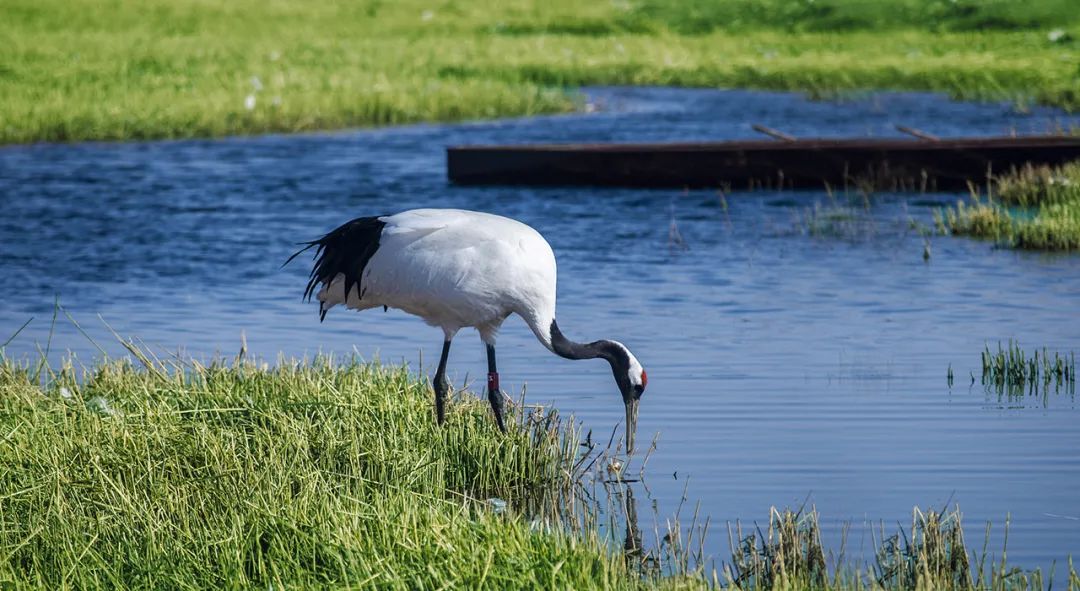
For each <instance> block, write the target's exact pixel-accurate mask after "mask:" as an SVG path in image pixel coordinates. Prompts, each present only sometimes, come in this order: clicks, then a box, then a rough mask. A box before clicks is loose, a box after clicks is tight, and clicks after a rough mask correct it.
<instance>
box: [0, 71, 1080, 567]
mask: <svg viewBox="0 0 1080 591" xmlns="http://www.w3.org/2000/svg"><path fill="white" fill-rule="evenodd" d="M589 95H590V102H591V103H592V104H593V105H595V106H597V107H598V112H596V113H592V114H588V115H574V116H564V117H551V118H533V119H524V120H508V121H496V122H488V123H468V124H462V125H430V126H429V125H424V126H412V127H402V128H394V129H380V130H365V131H348V132H340V133H331V134H310V135H302V136H285V137H282V136H266V137H257V138H238V139H226V140H216V141H201V140H200V141H178V142H153V143H127V144H94V143H89V144H78V145H36V146H18V147H8V148H3V149H0V203H2V208H3V215H2V217H0V250H2V257H0V282H2V290H0V291H2V293H4V294H5V297H4V299H3V300H2V301H0V335H2V336H0V339H3V340H6V339H7V336H8V335H10V334H12V333H14V332H15V331H16V329H18V328H19V326H21V325H22V324H23V323H24V322H25V321H26V320H27V319H30V318H33V320H32V322H31V323H30V324H29V325H28V326H27V328H26V329H25V330H24V331H23V332H22V334H20V335H19V336H18V338H16V339H15V340H14V341H13V342H12V343H11V344H10V345H9V346H8V348H7V353H8V355H14V356H16V357H19V356H30V355H34V354H36V353H35V352H36V346H37V345H41V346H42V347H43V348H44V347H45V345H46V342H47V340H48V336H49V333H50V330H52V332H53V333H54V334H53V338H52V343H51V347H52V349H51V356H52V357H53V358H54V359H55V358H57V357H58V356H59V355H62V354H63V353H64V352H65V351H70V352H73V353H75V354H76V355H77V356H78V357H79V358H80V359H82V360H83V361H85V362H88V361H89V360H91V359H92V358H93V357H94V356H95V355H97V354H98V351H97V349H96V347H95V345H93V344H91V342H90V341H89V340H87V339H86V338H84V337H83V336H82V335H80V334H79V332H78V331H77V330H76V328H75V327H74V326H73V325H72V324H71V323H70V322H68V321H67V320H66V319H65V318H64V316H63V315H61V316H60V319H59V321H58V322H57V324H56V326H55V328H50V324H51V317H52V314H53V309H54V308H53V303H54V298H55V297H59V298H60V301H61V303H62V304H63V305H64V307H65V308H66V309H67V310H68V311H69V312H70V313H71V315H72V316H73V317H74V318H76V319H77V320H78V321H79V322H80V323H81V324H82V325H83V327H84V328H85V329H86V331H87V332H88V333H89V334H90V336H91V337H92V338H93V339H95V340H96V341H98V342H99V343H100V344H102V345H103V346H104V347H105V348H106V349H107V350H109V351H110V353H114V354H115V353H118V352H119V351H120V349H119V347H118V346H117V345H116V344H115V341H114V340H113V339H112V338H111V337H110V336H109V333H108V331H107V329H106V328H105V327H104V326H103V325H102V322H101V321H100V320H99V319H98V315H100V316H101V317H102V318H103V319H104V320H105V321H107V322H108V323H109V324H110V325H111V326H112V327H113V328H115V329H116V330H117V331H118V332H119V333H121V334H123V335H128V336H138V337H140V338H141V339H142V340H143V341H145V342H146V343H148V344H150V345H151V346H153V347H154V348H155V349H156V350H158V351H177V350H182V351H183V352H185V353H187V354H189V355H194V356H198V357H207V356H212V355H214V354H215V353H218V352H219V353H221V354H224V355H228V356H230V357H231V356H232V355H234V354H235V353H236V351H237V350H238V348H239V346H240V334H241V332H244V333H246V336H247V343H248V347H249V351H250V352H251V354H254V355H261V356H264V357H267V358H269V359H271V360H273V359H275V358H276V356H277V355H278V353H279V352H283V353H284V354H285V355H289V356H300V355H310V354H313V353H315V352H317V351H324V352H336V353H346V354H347V353H350V352H352V351H356V352H358V353H359V354H360V355H362V356H364V357H365V358H375V357H379V358H381V359H382V360H384V361H392V362H399V361H405V362H408V363H409V364H410V365H411V366H412V367H413V368H415V369H418V370H419V368H420V363H421V358H422V359H423V363H424V368H423V370H424V371H425V372H427V371H429V368H430V366H431V365H432V364H433V363H434V361H436V360H437V356H438V353H439V347H440V344H441V338H442V337H441V332H440V331H438V330H437V329H433V328H430V327H428V326H426V325H424V324H423V323H422V322H420V321H419V320H417V319H415V318H412V317H408V316H406V315H404V314H402V313H399V312H393V311H391V312H390V313H386V314H384V313H382V312H381V311H368V312H365V313H363V314H361V315H357V314H356V313H352V312H346V311H342V310H340V309H335V310H334V311H332V312H331V313H330V314H329V315H328V316H327V320H326V322H325V323H324V324H321V325H320V324H319V323H318V316H317V306H316V305H315V304H304V303H302V302H301V301H300V297H299V296H300V293H301V291H302V289H303V285H304V283H305V279H306V273H307V269H306V268H304V265H296V264H294V265H292V266H290V267H288V268H285V269H282V268H280V265H281V263H282V262H283V261H284V260H285V259H286V258H287V256H288V255H289V254H291V252H292V251H293V250H294V249H295V246H294V243H295V242H296V241H299V240H303V239H310V238H313V237H316V236H318V235H320V234H321V233H322V232H324V231H326V230H328V229H330V228H332V227H334V226H336V225H337V224H339V223H340V222H342V221H344V220H346V219H349V218H351V217H356V216H361V215H373V214H381V213H389V212H394V211H397V210H401V209H406V208H410V207H420V206H442V207H461V208H469V209H477V210H484V211H490V212H494V213H499V214H503V215H508V216H512V217H515V218H518V219H521V220H523V221H525V222H527V223H529V224H531V225H533V226H534V227H536V228H537V229H539V230H540V231H541V232H542V233H543V234H544V235H545V236H546V237H547V239H548V240H549V241H550V242H551V244H552V246H553V248H554V250H555V252H556V255H557V257H558V259H559V265H560V267H559V273H560V284H559V301H560V305H559V320H560V325H561V326H562V327H563V329H564V331H565V332H566V333H567V334H568V335H569V336H570V337H571V338H577V339H582V340H583V339H592V338H601V337H604V338H616V339H619V340H621V341H623V342H625V343H627V344H628V345H630V346H631V347H632V348H633V350H634V352H635V353H636V354H637V356H638V357H639V358H640V359H641V360H642V362H643V364H644V365H645V367H646V369H647V370H648V373H649V388H648V390H647V392H646V394H645V398H644V399H643V403H642V410H641V424H640V427H639V432H638V437H639V441H642V442H644V443H647V442H648V441H649V440H650V439H651V438H652V436H653V434H656V433H659V447H658V449H657V451H656V452H655V454H654V455H653V456H652V458H651V459H650V461H649V463H648V466H647V470H646V472H645V476H646V484H647V485H648V489H649V490H648V491H644V490H638V494H637V496H638V499H639V503H641V504H642V507H639V514H640V516H641V517H642V520H643V523H642V524H641V526H642V528H643V529H644V530H645V531H646V532H650V531H651V530H652V525H651V522H649V519H651V517H650V516H651V515H652V513H653V512H652V510H651V507H650V506H649V504H648V501H642V499H647V498H651V500H653V501H655V503H656V511H657V514H658V515H660V517H661V518H663V517H666V516H669V515H671V514H672V513H674V511H675V509H676V507H677V505H678V503H679V502H680V498H681V495H682V493H683V490H684V487H685V490H686V494H687V499H688V503H690V504H692V503H695V502H697V501H700V502H701V512H702V514H704V515H709V516H710V517H711V518H712V521H713V523H714V524H717V523H718V524H723V523H724V522H725V521H733V520H736V519H741V520H743V521H744V522H752V521H758V522H759V523H762V522H764V521H766V520H767V517H768V510H769V507H770V506H773V505H776V506H781V507H782V506H785V505H786V506H798V505H800V504H802V502H803V501H804V500H805V499H806V498H807V497H808V496H809V499H810V502H811V503H813V504H814V505H816V507H817V508H818V510H819V512H820V513H821V515H822V520H823V523H822V525H823V527H824V528H825V535H826V543H827V545H831V546H833V547H835V546H836V545H837V543H838V539H839V536H840V533H839V532H840V529H841V527H842V525H843V524H844V523H846V522H852V523H853V524H854V525H855V527H854V529H853V531H852V534H851V535H850V536H849V539H848V551H849V554H857V553H858V552H859V551H860V549H861V550H862V551H864V552H865V550H867V549H868V548H869V544H870V539H869V534H868V533H867V531H866V530H865V528H863V527H862V524H864V523H866V522H868V521H870V522H876V521H878V520H881V521H884V522H885V523H886V524H895V523H896V521H901V522H904V523H909V522H910V515H911V509H912V507H913V506H915V505H919V506H922V507H929V506H933V507H941V506H942V505H943V504H944V503H946V502H947V501H949V500H950V499H951V501H952V502H953V503H959V505H960V507H961V509H962V510H963V513H964V517H965V523H966V524H967V528H968V541H969V543H971V545H972V546H973V547H978V546H979V545H980V544H981V541H982V528H983V524H984V523H985V522H986V521H987V520H989V521H993V522H994V523H995V535H994V538H993V539H992V540H991V545H990V548H991V549H993V550H999V549H1000V544H1001V535H1000V534H1001V525H1002V524H1003V522H1004V519H1005V517H1006V515H1010V516H1011V520H1012V528H1011V531H1010V537H1009V559H1010V562H1015V563H1016V564H1019V565H1022V566H1027V567H1033V566H1044V567H1045V566H1048V565H1049V563H1050V561H1052V560H1055V559H1056V560H1058V561H1059V562H1061V561H1062V560H1063V559H1064V558H1066V557H1067V556H1068V555H1070V554H1072V555H1080V495H1077V493H1076V491H1077V489H1078V486H1080V455H1078V454H1077V450H1078V449H1080V429H1078V428H1077V425H1078V419H1080V413H1078V409H1077V404H1076V400H1075V399H1074V397H1072V396H1070V395H1067V394H1058V395H1053V394H1051V395H1050V396H1048V397H1046V398H1045V399H1043V398H1021V399H1008V398H999V397H998V396H997V395H996V394H994V393H993V392H987V391H986V390H985V389H984V388H983V387H982V386H981V385H980V384H979V383H977V382H976V383H975V384H974V385H971V384H970V381H971V379H970V377H969V376H970V375H971V374H972V373H974V374H975V375H976V377H978V373H979V371H980V365H979V364H980V361H979V353H980V351H982V349H983V347H984V345H986V344H987V343H990V344H991V346H995V345H996V343H997V342H998V341H1007V340H1008V339H1016V340H1018V341H1020V342H1021V343H1022V344H1023V345H1026V346H1028V347H1043V346H1045V347H1048V348H1050V349H1051V350H1061V351H1067V350H1076V349H1078V348H1080V316H1078V315H1077V311H1076V310H1077V305H1078V303H1080V257H1076V256H1046V255H1040V254H1030V253H1020V252H1013V251H1009V250H999V249H994V248H993V247H992V246H991V245H989V244H987V243H982V242H975V241H969V240H966V239H954V238H945V237H934V238H932V239H931V243H932V244H931V246H932V257H931V259H930V260H929V262H924V261H923V246H924V245H923V238H922V237H921V236H920V235H919V233H918V232H917V231H916V230H913V229H912V228H911V227H910V224H909V220H916V221H918V222H920V223H924V224H929V223H930V222H931V219H932V211H933V208H934V207H936V206H940V205H941V204H947V203H952V202H953V201H954V200H955V199H956V198H957V196H955V195H948V194H935V195H878V196H875V197H873V198H872V199H870V200H865V201H864V200H863V199H862V197H861V196H859V195H855V194H852V195H844V194H843V192H840V193H839V194H836V195H833V196H831V197H830V196H829V195H826V194H825V193H797V194H796V193H790V192H789V193H773V192H756V193H732V194H729V195H727V196H726V198H724V199H722V198H721V197H720V196H719V195H718V194H716V193H714V192H711V191H692V192H681V191H666V190H625V189H582V188H550V189H549V188H545V189H530V188H475V187H455V186H449V185H448V184H447V182H446V180H445V171H444V166H445V156H444V147H445V146H446V145H450V144H463V143H492V142H525V141H572V140H587V141H608V140H687V139H717V138H736V137H754V133H753V132H752V131H751V130H750V124H751V123H762V124H765V125H769V126H771V127H775V128H779V129H782V130H784V131H787V132H789V133H792V134H794V135H804V136H813V135H822V136H844V135H867V134H869V135H877V136H889V135H897V132H895V131H894V130H893V129H892V126H893V124H895V123H901V124H906V125H909V126H913V127H918V128H922V129H924V130H926V131H928V132H931V133H935V134H938V135H941V136H952V135H979V134H1000V133H1010V132H1013V131H1015V132H1017V133H1038V132H1043V131H1046V130H1048V129H1053V128H1056V127H1060V126H1069V125H1076V124H1077V123H1080V119H1077V118H1069V117H1067V116H1065V115H1063V114H1061V113H1059V112H1056V111H1053V110H1049V109H1035V110H1034V111H1033V112H1031V113H1027V114H1019V113H1016V112H1014V111H1013V110H1011V109H1010V108H1009V107H1008V106H1007V105H998V104H964V103H953V102H949V101H947V100H945V99H943V98H941V97H938V96H932V95H922V94H900V95H896V94H893V95H871V96H868V97H864V98H860V99H857V100H849V101H847V102H843V103H832V102H809V101H807V100H804V99H803V98H801V97H799V96H797V95H792V94H772V93H749V92H730V91H712V90H670V89H668V90H665V89H603V88H601V89H593V90H590V91H589ZM814 204H817V206H818V211H817V213H816V214H815V213H814V209H813V208H814ZM673 220H674V223H675V224H676V226H677V229H678V231H679V234H681V236H682V238H683V239H684V241H685V243H686V245H687V246H688V247H689V248H688V249H682V248H679V247H675V246H673V245H672V244H671V243H670V239H669V236H670V233H671V225H672V222H673ZM474 334H475V333H472V332H471V331H469V332H463V333H461V334H459V336H458V338H457V339H456V340H455V343H454V347H453V350H452V353H451V356H450V375H451V377H452V378H453V380H454V382H455V383H456V384H461V383H462V382H463V381H465V380H466V379H468V381H469V382H470V383H472V384H473V386H474V387H477V388H479V387H480V386H481V385H482V384H481V383H480V381H479V380H478V379H477V377H478V376H480V377H482V376H483V373H484V372H485V371H486V361H485V354H484V349H483V347H482V346H481V344H480V341H479V339H478V338H476V337H474V336H473V335H474ZM421 351H422V353H421ZM498 352H499V363H500V372H501V375H502V382H503V386H504V388H506V389H507V390H509V391H511V392H515V393H516V392H519V391H520V389H521V387H522V386H523V385H524V384H526V383H527V384H528V389H527V399H528V401H529V402H532V403H550V404H554V405H556V406H557V407H558V408H559V409H561V410H562V411H563V412H564V413H571V412H572V413H575V414H576V415H577V416H578V417H579V418H580V419H581V420H582V421H583V422H584V425H585V426H586V428H590V429H592V430H593V431H594V433H595V434H596V437H597V438H598V439H604V440H606V439H607V436H608V434H609V433H610V432H611V430H612V428H613V426H614V425H615V424H616V423H617V422H618V421H619V420H620V419H621V418H622V413H623V409H622V404H621V400H620V398H619V396H618V393H617V390H616V388H615V386H614V384H613V382H612V380H611V376H610V372H609V370H608V369H607V367H606V365H605V364H603V363H601V362H599V361H597V362H569V361H566V360H563V359H560V358H558V357H555V356H554V355H551V354H550V353H548V352H547V351H546V350H544V349H543V348H542V347H541V346H540V345H539V344H538V343H536V341H535V340H534V338H533V337H532V335H531V333H530V332H529V331H528V329H527V328H526V327H525V325H524V323H523V322H521V321H520V320H519V319H517V318H516V317H515V318H512V319H510V320H509V321H508V322H507V324H506V325H505V326H504V328H503V331H502V334H501V337H500V340H499V347H498ZM950 365H951V366H952V368H953V371H954V373H955V375H956V383H955V384H954V386H953V387H952V388H949V387H948V386H947V383H946V373H947V371H948V368H949V366H950ZM631 470H632V471H633V470H636V468H633V467H632V468H631ZM687 479H689V482H687ZM886 529H889V530H894V529H895V527H894V526H887V528H886ZM646 537H648V535H647V536H646ZM726 549H727V541H726V532H724V528H723V527H714V529H713V534H712V535H711V536H710V539H708V540H707V550H709V551H711V552H713V553H716V554H720V555H722V554H723V553H725V552H726ZM721 557H722V556H721Z"/></svg>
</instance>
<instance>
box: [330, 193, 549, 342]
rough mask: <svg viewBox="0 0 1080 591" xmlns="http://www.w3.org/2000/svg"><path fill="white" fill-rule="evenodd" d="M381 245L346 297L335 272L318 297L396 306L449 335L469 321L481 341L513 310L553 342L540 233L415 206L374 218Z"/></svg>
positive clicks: (545, 249)
mask: <svg viewBox="0 0 1080 591" xmlns="http://www.w3.org/2000/svg"><path fill="white" fill-rule="evenodd" d="M380 221H383V222H385V223H386V226H385V227H384V228H383V230H382V235H381V237H380V241H379V249H378V250H377V251H376V252H375V254H374V256H372V257H371V260H370V261H368V264H367V267H366V269H365V270H364V275H363V277H362V280H361V284H362V286H363V294H362V295H361V294H360V293H357V290H356V289H353V290H352V291H351V292H350V293H349V295H348V299H347V300H346V298H345V293H344V289H343V282H344V276H343V275H341V274H339V275H338V276H337V277H335V278H334V281H333V282H331V284H330V286H329V287H328V288H323V289H322V290H320V291H319V294H318V299H319V301H321V302H323V303H324V305H325V307H326V308H327V309H329V308H331V307H333V306H335V305H337V304H341V303H344V304H345V305H346V306H347V307H348V308H353V309H357V310H364V309H368V308H375V307H380V306H389V307H391V308H398V309H400V310H404V311H405V312H408V313H410V314H415V315H417V316H420V317H421V318H423V319H424V320H425V321H426V322H427V323H428V324H431V325H432V326H438V327H441V328H442V329H443V331H444V332H445V333H446V335H447V337H448V338H449V337H452V336H453V335H454V334H455V333H456V332H457V331H458V330H459V329H461V328H464V327H469V326H471V327H475V328H477V329H478V330H479V331H480V334H481V336H482V337H483V338H484V340H485V341H488V342H493V339H494V336H495V332H496V331H497V330H498V328H499V326H500V325H501V324H502V322H503V320H505V319H506V317H507V316H509V315H510V314H512V313H517V314H518V315H520V316H521V317H522V318H524V319H525V321H526V322H527V323H528V324H529V326H530V328H532V330H533V332H534V333H535V334H536V336H537V338H538V339H539V340H540V341H541V342H542V343H543V344H544V346H546V347H548V348H549V349H550V348H551V335H550V330H549V329H550V326H551V321H552V320H553V319H554V317H555V284H556V267H555V255H554V253H552V251H551V246H550V245H549V244H548V243H547V241H546V240H544V237H543V236H541V235H540V233H539V232H537V231H536V230H534V229H532V228H531V227H529V226H527V225H525V224H523V223H521V222H518V221H516V220H512V219H509V218H505V217H501V216H497V215H492V214H487V213H479V212H472V211H463V210H455V209H415V210H411V211H406V212H402V213H399V214H396V215H392V216H386V217H383V218H380Z"/></svg>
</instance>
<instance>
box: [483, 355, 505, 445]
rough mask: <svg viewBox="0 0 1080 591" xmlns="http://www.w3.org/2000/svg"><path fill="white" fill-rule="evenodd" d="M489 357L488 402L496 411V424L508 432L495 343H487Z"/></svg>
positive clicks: (501, 429)
mask: <svg viewBox="0 0 1080 591" xmlns="http://www.w3.org/2000/svg"><path fill="white" fill-rule="evenodd" d="M487 358H488V402H490V403H491V410H492V411H493V412H494V413H495V424H496V425H498V426H499V430H500V431H502V432H503V433H506V424H505V423H503V395H502V392H500V391H499V371H498V369H496V368H495V345H492V344H491V343H487Z"/></svg>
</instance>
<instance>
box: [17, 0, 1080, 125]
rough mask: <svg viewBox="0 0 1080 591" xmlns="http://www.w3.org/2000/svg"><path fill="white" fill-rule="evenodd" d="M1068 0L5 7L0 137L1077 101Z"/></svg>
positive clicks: (182, 2) (78, 2)
mask: <svg viewBox="0 0 1080 591" xmlns="http://www.w3.org/2000/svg"><path fill="white" fill-rule="evenodd" d="M1078 27H1080V16H1077V11H1075V10H1072V8H1071V4H1070V3H1069V2H1068V0H1041V1H1040V2H1037V3H1016V2H1005V1H994V2H960V3H953V2H941V1H938V0H903V1H902V2H899V3H890V4H882V3H873V2H867V1H864V0H819V1H818V2H812V3H806V2H786V1H784V2H781V1H779V0H738V1H732V2H701V1H697V0H686V1H684V2H675V3H664V2H652V1H642V2H610V3H592V4H589V3H585V4H583V3H575V2H569V1H568V0H555V1H554V2H543V3H540V2H536V1H535V0H516V1H514V2H506V3H495V4H491V3H480V2H471V1H465V2H450V3H443V4H438V3H432V2H427V1H420V0H403V1H401V2H392V3H391V2H376V1H369V2H364V1H357V2H347V3H324V2H293V1H286V2H275V3H273V4H272V5H269V6H268V5H266V3H260V2H254V1H253V0H236V1H234V2H229V3H228V4H226V5H212V4H208V3H205V2H201V1H199V0H178V1H175V2H162V1H161V0H152V1H150V2H132V1H129V0H121V1H118V2H113V3H108V4H102V3H100V2H95V1H92V0H37V1H30V0H10V1H9V2H7V3H6V4H5V6H4V8H3V12H2V14H0V41H2V43H0V143H15V142H33V141H42V140H45V141H77V140H85V139H132V138H181V137H202V136H220V135H231V134H247V133H259V132H268V131H284V132H290V131H306V130H317V129H333V128H341V127H348V126H367V125H387V124H400V123H409V122H416V121H450V120H461V119H471V118H491V117H500V116H511V115H531V114H538V113H552V112H563V111H567V110H570V109H573V108H574V107H575V105H576V103H575V98H574V96H573V90H572V89H571V90H570V91H569V92H567V90H566V89H567V87H576V86H580V85H590V84H637V85H677V86H705V87H747V88H765V89H774V90H795V91H803V92H807V93H809V94H810V95H812V96H816V97H829V96H837V95H839V94H843V93H845V92H848V91H852V90H866V89H905V90H930V91H940V92H945V93H948V94H949V95H951V96H953V97H958V98H975V99H1001V100H1010V101H1014V102H1016V103H1017V104H1030V103H1032V102H1041V103H1046V104H1053V105H1060V106H1064V107H1067V108H1076V107H1078V106H1080V78H1077V76H1076V72H1077V67H1080V62H1078V61H1077V58H1076V51H1075V47H1076V43H1077V41H1076V39H1077V38H1078V37H1080V28H1078Z"/></svg>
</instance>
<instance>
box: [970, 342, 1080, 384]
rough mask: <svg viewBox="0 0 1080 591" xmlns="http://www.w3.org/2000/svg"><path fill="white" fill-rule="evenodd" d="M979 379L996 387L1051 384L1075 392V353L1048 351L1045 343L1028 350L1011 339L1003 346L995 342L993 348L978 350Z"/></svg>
mask: <svg viewBox="0 0 1080 591" xmlns="http://www.w3.org/2000/svg"><path fill="white" fill-rule="evenodd" d="M982 381H983V384H986V385H989V386H993V387H995V388H997V389H998V390H999V391H1000V390H1005V391H1008V392H1016V393H1023V392H1024V391H1025V390H1027V391H1046V390H1048V389H1049V388H1050V387H1051V386H1053V387H1054V389H1055V390H1060V389H1062V388H1065V389H1066V390H1068V391H1071V392H1075V391H1076V354H1075V353H1068V354H1062V353H1059V352H1057V351H1055V352H1053V353H1051V352H1049V351H1047V350H1046V348H1045V347H1044V348H1043V349H1042V351H1041V352H1040V351H1039V350H1038V349H1036V350H1034V351H1033V352H1031V353H1028V352H1026V351H1024V350H1023V349H1022V348H1021V347H1020V344H1019V343H1015V342H1013V341H1009V344H1008V345H1006V346H1004V347H1003V346H1002V345H1001V343H1000V342H999V343H998V345H997V350H996V351H991V350H990V347H989V345H987V347H986V349H985V350H984V351H983V353H982Z"/></svg>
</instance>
